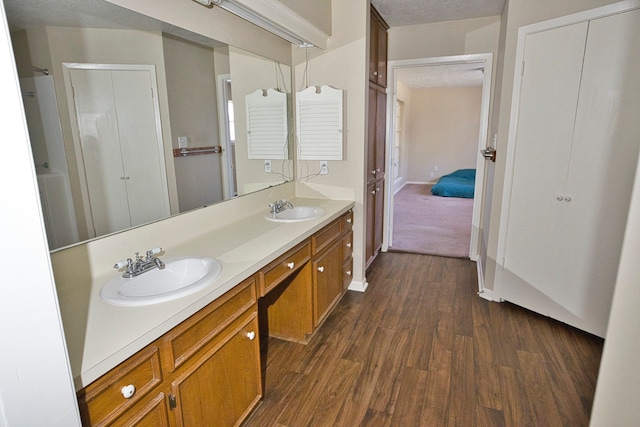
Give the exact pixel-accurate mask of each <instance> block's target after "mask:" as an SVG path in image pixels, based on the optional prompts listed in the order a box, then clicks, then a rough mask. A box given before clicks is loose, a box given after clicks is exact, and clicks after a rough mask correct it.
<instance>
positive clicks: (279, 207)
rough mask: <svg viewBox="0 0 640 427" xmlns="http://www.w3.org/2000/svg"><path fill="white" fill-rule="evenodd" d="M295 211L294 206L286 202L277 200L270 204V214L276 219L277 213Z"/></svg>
mask: <svg viewBox="0 0 640 427" xmlns="http://www.w3.org/2000/svg"><path fill="white" fill-rule="evenodd" d="M287 208H288V209H293V205H292V204H291V203H290V202H287V201H286V200H276V201H275V202H273V203H269V212H270V213H272V214H273V216H274V217H275V216H276V214H277V213H280V212H282V211H283V210H285V209H287Z"/></svg>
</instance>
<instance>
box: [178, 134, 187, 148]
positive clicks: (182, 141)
mask: <svg viewBox="0 0 640 427" xmlns="http://www.w3.org/2000/svg"><path fill="white" fill-rule="evenodd" d="M178 148H187V137H186V136H179V137H178Z"/></svg>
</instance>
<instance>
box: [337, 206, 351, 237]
mask: <svg viewBox="0 0 640 427" xmlns="http://www.w3.org/2000/svg"><path fill="white" fill-rule="evenodd" d="M340 219H341V221H342V231H343V232H345V231H347V230H351V228H352V227H353V211H352V210H349V212H347V213H346V214H344V215H342V217H340Z"/></svg>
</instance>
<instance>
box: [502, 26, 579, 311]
mask: <svg viewBox="0 0 640 427" xmlns="http://www.w3.org/2000/svg"><path fill="white" fill-rule="evenodd" d="M586 36H587V24H586V23H581V24H576V25H571V26H567V27H562V28H558V29H554V30H551V31H545V32H541V33H536V34H532V35H529V36H527V39H526V44H525V62H524V75H523V78H522V84H521V88H520V105H519V120H518V131H517V132H518V133H517V142H516V149H515V150H516V151H515V160H514V167H513V170H514V173H513V181H512V188H511V204H510V211H509V224H508V234H507V241H506V249H505V259H504V267H505V269H506V270H508V271H511V272H514V273H515V274H516V275H517V276H518V277H519V278H520V279H522V280H523V281H524V282H525V283H527V284H532V285H533V286H535V287H536V288H537V290H538V291H539V292H542V293H543V294H545V295H548V296H550V297H552V298H555V296H556V295H557V294H558V293H560V292H562V291H563V290H562V287H559V286H556V283H557V281H556V277H558V274H561V272H562V269H563V268H562V263H561V262H560V261H558V260H557V256H556V254H555V252H554V251H553V250H550V247H549V246H550V245H554V244H555V242H558V240H559V239H562V238H563V236H564V235H565V231H564V230H563V229H562V227H563V226H562V224H561V223H560V222H559V218H558V212H557V209H558V206H559V202H558V201H557V197H560V196H562V195H563V194H564V186H565V180H566V176H567V165H568V162H569V156H570V152H571V139H572V136H573V122H574V116H575V106H576V104H577V100H578V92H579V88H580V73H581V70H582V60H583V52H584V44H585V40H586ZM504 293H505V295H504V298H505V299H509V300H511V301H514V302H517V303H519V304H522V305H526V302H527V299H528V298H529V297H528V296H524V297H523V296H521V295H520V289H519V288H518V287H515V286H505V287H504ZM522 299H524V300H525V301H524V303H523V302H521V300H522Z"/></svg>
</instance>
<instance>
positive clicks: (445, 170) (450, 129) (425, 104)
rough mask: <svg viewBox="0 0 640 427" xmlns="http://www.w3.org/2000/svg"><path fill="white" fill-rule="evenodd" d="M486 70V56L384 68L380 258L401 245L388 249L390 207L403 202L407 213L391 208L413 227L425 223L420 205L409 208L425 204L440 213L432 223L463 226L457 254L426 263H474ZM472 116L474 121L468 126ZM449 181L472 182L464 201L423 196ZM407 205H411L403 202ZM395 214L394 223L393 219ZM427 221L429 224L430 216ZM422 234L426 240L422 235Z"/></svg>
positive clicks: (397, 63) (482, 178)
mask: <svg viewBox="0 0 640 427" xmlns="http://www.w3.org/2000/svg"><path fill="white" fill-rule="evenodd" d="M491 65H492V55H491V54H477V55H462V56H454V57H440V58H423V59H415V60H403V61H391V62H390V63H389V76H391V81H392V84H393V89H392V90H393V92H392V93H391V95H392V96H390V97H389V101H388V107H387V111H388V113H387V116H388V120H387V122H388V123H389V126H388V135H389V137H388V141H389V144H388V150H387V154H388V155H387V158H388V167H389V170H394V174H393V175H394V176H393V179H389V183H388V184H389V185H387V194H386V197H385V213H386V215H385V218H386V220H385V232H384V240H383V250H384V251H387V250H396V248H397V247H398V246H399V245H402V244H403V242H400V241H396V244H395V246H394V222H395V221H394V218H395V216H396V213H395V212H394V211H395V208H396V204H395V203H394V200H395V199H396V198H398V199H401V198H402V197H403V196H407V197H409V202H408V203H405V205H406V206H407V207H406V208H403V207H401V206H398V209H408V212H409V214H410V215H411V216H413V217H414V219H416V218H419V217H420V215H422V214H424V215H428V213H427V208H426V206H428V205H423V206H420V205H419V203H417V202H425V203H428V202H431V203H432V205H433V206H436V205H440V206H439V208H442V209H439V212H438V213H437V215H440V216H443V217H444V218H446V219H455V217H456V216H461V219H458V220H457V221H458V222H460V221H462V222H465V221H466V224H465V225H464V227H462V228H465V227H466V230H467V231H466V237H465V236H463V237H462V239H463V241H462V242H460V241H458V242H456V246H457V254H453V253H452V254H449V253H437V252H434V253H433V254H434V255H444V256H458V257H463V258H467V257H468V258H470V259H471V260H473V261H478V260H479V255H480V248H479V244H480V232H481V231H480V221H481V216H482V215H481V214H482V208H483V205H484V203H483V201H484V181H485V159H484V157H483V156H482V155H481V153H480V150H482V149H484V148H486V146H487V145H489V144H487V142H488V141H487V140H488V137H487V134H488V125H489V98H490V89H491ZM409 86H413V87H409ZM474 115H475V118H474V119H470V117H474ZM429 123H431V126H432V128H430V129H428V128H427V127H428V126H429ZM425 126H426V127H425ZM396 172H397V173H396ZM452 173H453V174H454V175H459V174H462V175H464V176H465V177H469V176H473V175H474V178H473V179H472V180H471V181H470V183H469V182H468V183H467V190H469V189H470V191H471V197H469V196H468V195H467V196H466V197H455V196H454V197H450V198H449V197H441V196H434V195H432V194H431V186H432V185H433V184H435V183H436V182H437V181H438V179H439V178H440V177H442V176H444V175H450V174H452ZM403 193H409V194H403ZM410 193H414V194H415V196H412V195H411V194H410ZM411 197H416V198H415V199H414V200H411ZM436 197H437V199H436ZM429 199H430V200H429ZM434 201H435V203H434ZM443 209H444V210H443ZM446 209H449V212H447V211H446ZM465 212H466V213H465ZM405 213H406V212H405ZM397 214H398V215H400V212H398V213H397ZM431 215H432V216H436V213H432V214H431ZM464 218H466V219H464ZM417 221H418V222H419V221H420V220H419V219H418V220H417ZM396 224H398V222H396ZM401 224H402V227H405V228H406V226H407V225H408V223H407V221H405V220H402V222H401ZM416 224H417V223H416ZM398 228H400V226H398ZM419 228H420V227H418V228H417V229H413V230H411V229H410V227H409V230H408V234H413V235H414V236H418V238H421V237H420V235H421V233H422V235H424V230H422V231H421V230H420V229H419ZM404 231H405V233H406V232H407V230H404ZM426 234H434V233H429V232H428V231H427V233H426ZM444 236H445V237H444V238H443V239H444V240H446V241H449V240H452V239H451V238H449V237H446V233H445V234H444ZM396 237H398V236H396ZM425 238H426V237H425ZM458 239H459V237H458ZM398 240H399V238H398ZM436 246H437V243H436ZM461 247H462V249H460V248H461ZM418 252H420V251H418ZM423 253H426V252H423Z"/></svg>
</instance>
